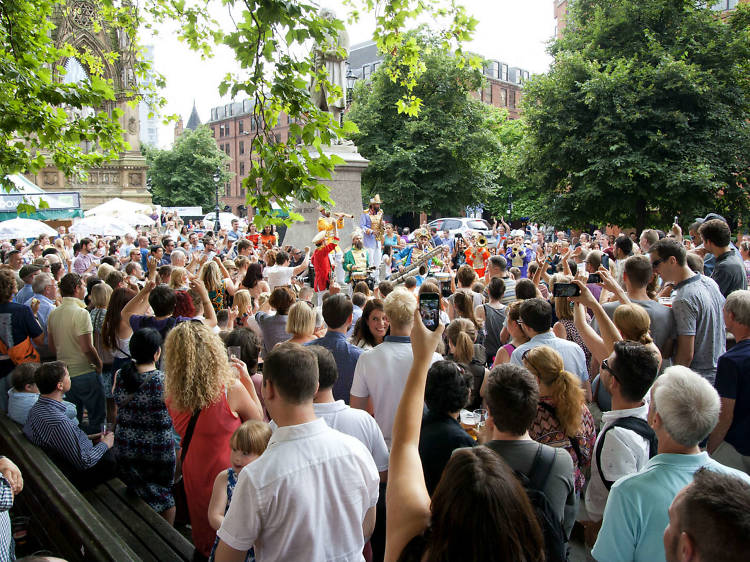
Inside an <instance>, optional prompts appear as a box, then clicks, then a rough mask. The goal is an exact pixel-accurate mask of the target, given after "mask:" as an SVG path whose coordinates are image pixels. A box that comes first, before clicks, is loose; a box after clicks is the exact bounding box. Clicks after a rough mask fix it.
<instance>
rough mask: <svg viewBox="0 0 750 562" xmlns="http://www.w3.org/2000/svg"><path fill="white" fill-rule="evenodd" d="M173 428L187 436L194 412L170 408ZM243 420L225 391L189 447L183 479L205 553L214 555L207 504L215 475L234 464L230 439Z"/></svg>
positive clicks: (197, 543) (198, 544)
mask: <svg viewBox="0 0 750 562" xmlns="http://www.w3.org/2000/svg"><path fill="white" fill-rule="evenodd" d="M167 407H168V408H169V414H170V416H172V423H174V428H175V430H176V431H177V433H179V435H180V438H183V437H184V436H185V431H186V430H187V426H188V422H189V421H190V416H191V412H177V411H175V410H174V409H173V408H171V407H169V404H167ZM241 423H242V421H241V420H240V418H239V417H237V416H235V415H234V414H233V413H232V410H230V409H229V403H228V402H227V396H226V393H225V392H222V393H221V399H220V400H219V401H218V402H215V403H213V404H211V405H210V406H209V407H208V408H204V409H203V410H202V411H201V414H200V416H199V417H198V421H197V422H196V424H195V429H194V430H193V438H192V440H191V441H190V446H189V447H188V453H187V456H186V458H185V463H184V464H183V465H182V478H183V480H184V482H185V495H186V496H187V503H188V510H189V511H190V525H191V526H192V528H193V543H194V544H195V548H196V549H197V550H198V551H199V552H200V553H201V554H203V555H204V556H208V555H209V554H211V548H212V547H213V545H214V539H215V538H216V531H214V530H213V529H212V528H211V525H209V524H208V504H209V502H210V501H211V492H212V491H213V487H214V480H215V479H216V475H217V474H219V472H221V471H222V470H226V469H227V467H229V466H231V464H232V461H231V449H230V447H229V438H230V437H231V436H232V434H233V433H234V431H235V430H236V429H237V428H238V427H239V426H240V424H241Z"/></svg>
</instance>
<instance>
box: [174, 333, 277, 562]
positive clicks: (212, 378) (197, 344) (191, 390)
mask: <svg viewBox="0 0 750 562" xmlns="http://www.w3.org/2000/svg"><path fill="white" fill-rule="evenodd" d="M164 349H165V358H164V376H165V385H164V386H165V388H164V390H165V396H166V403H167V407H168V409H169V414H170V416H171V417H172V421H173V423H174V427H175V430H176V431H177V433H178V434H179V435H180V438H181V439H184V437H185V433H186V431H187V428H188V425H190V421H191V418H193V417H194V416H195V419H196V421H195V422H194V429H193V434H192V439H191V440H190V443H189V448H188V450H187V454H186V455H185V456H184V458H183V462H182V476H183V480H184V484H185V495H186V496H187V500H188V509H189V511H190V524H191V526H192V534H193V542H194V544H195V547H196V549H197V550H198V552H200V553H201V554H202V555H203V556H206V557H207V556H208V555H209V554H210V553H211V547H212V546H213V543H214V538H215V537H216V532H215V531H214V530H213V529H212V528H211V525H210V524H209V522H208V504H209V501H210V499H211V491H212V489H213V479H214V477H215V475H216V474H218V472H219V471H220V470H223V469H225V468H226V467H227V466H229V465H230V464H231V458H230V456H231V450H230V448H229V438H230V437H231V436H232V433H234V431H235V430H236V429H237V428H238V427H239V426H240V425H241V424H242V422H244V421H246V420H249V419H254V420H262V419H263V411H262V408H261V405H260V400H259V399H258V395H257V394H256V392H255V387H254V386H253V382H252V379H251V378H250V375H249V374H248V372H247V367H246V365H245V363H243V362H242V361H241V360H239V359H237V358H232V363H231V364H230V363H229V360H228V359H227V351H226V348H225V347H224V344H223V343H222V342H221V340H220V339H219V337H218V336H217V335H216V334H214V333H213V331H212V330H211V328H209V327H207V326H205V325H203V324H202V323H200V322H182V323H180V324H178V325H177V326H176V327H175V328H173V329H172V330H171V331H170V332H169V335H168V336H167V341H166V342H165V345H164Z"/></svg>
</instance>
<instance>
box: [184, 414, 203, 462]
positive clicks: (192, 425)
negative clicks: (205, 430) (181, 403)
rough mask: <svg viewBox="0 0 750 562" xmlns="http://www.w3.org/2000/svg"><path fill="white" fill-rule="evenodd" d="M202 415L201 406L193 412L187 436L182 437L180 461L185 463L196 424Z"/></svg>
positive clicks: (186, 432)
mask: <svg viewBox="0 0 750 562" xmlns="http://www.w3.org/2000/svg"><path fill="white" fill-rule="evenodd" d="M200 415H201V411H200V408H198V409H197V410H195V411H194V412H193V415H192V416H191V417H190V422H189V423H188V426H187V430H186V431H185V437H183V438H182V451H180V461H181V462H182V463H183V464H184V463H185V457H186V456H187V452H188V447H189V446H190V441H191V440H192V439H193V431H195V424H196V423H197V422H198V416H200Z"/></svg>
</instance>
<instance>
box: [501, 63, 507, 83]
mask: <svg viewBox="0 0 750 562" xmlns="http://www.w3.org/2000/svg"><path fill="white" fill-rule="evenodd" d="M499 78H500V80H505V81H506V82H507V81H508V65H507V64H501V65H500V76H499Z"/></svg>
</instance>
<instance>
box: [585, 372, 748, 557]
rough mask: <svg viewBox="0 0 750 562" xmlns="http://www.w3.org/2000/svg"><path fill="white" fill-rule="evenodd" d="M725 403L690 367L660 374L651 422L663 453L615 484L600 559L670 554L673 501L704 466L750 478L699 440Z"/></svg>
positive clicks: (599, 545)
mask: <svg viewBox="0 0 750 562" xmlns="http://www.w3.org/2000/svg"><path fill="white" fill-rule="evenodd" d="M719 409H720V402H719V395H718V393H717V392H716V390H715V389H714V387H713V386H711V383H709V382H708V381H707V380H705V379H704V378H703V377H701V376H700V375H699V374H697V373H695V372H694V371H691V370H690V369H689V368H687V367H683V366H681V365H676V366H673V367H669V368H668V369H666V370H665V371H664V374H662V375H661V376H660V377H658V378H657V379H656V381H655V382H654V385H653V386H652V387H651V402H650V406H649V413H648V422H649V425H650V426H651V427H652V428H653V429H654V433H656V437H657V438H658V440H659V454H657V455H656V456H655V457H653V458H652V459H651V460H649V461H648V463H647V464H646V466H645V467H644V468H643V469H642V470H640V471H638V472H636V473H634V474H629V475H627V476H623V477H622V478H620V479H619V480H617V482H615V483H614V485H613V486H612V490H611V491H610V493H609V497H608V498H607V505H606V507H605V509H604V519H603V522H602V528H601V530H600V531H599V537H598V538H597V541H596V544H594V549H593V550H592V552H591V554H592V555H593V557H594V558H595V559H596V560H598V561H601V562H604V561H606V562H626V561H628V562H630V561H643V562H659V561H664V560H666V555H665V551H664V541H663V536H664V529H665V528H666V527H667V525H668V524H669V514H668V510H669V506H670V504H671V503H672V500H674V498H675V496H676V495H677V494H678V492H679V491H680V490H681V489H682V488H684V487H685V486H686V485H688V484H689V483H690V482H691V481H692V480H693V474H695V472H696V471H697V470H698V469H699V468H707V469H709V470H713V471H716V472H722V473H727V474H731V475H732V476H735V477H737V478H741V479H742V480H744V481H745V482H749V483H750V477H749V476H748V475H747V474H745V473H744V472H740V471H739V470H735V469H733V468H729V467H726V466H724V465H722V464H719V463H718V462H716V461H715V460H713V459H711V458H710V457H709V456H708V453H706V452H705V451H701V449H700V447H699V445H698V444H699V443H700V442H701V441H703V439H705V438H706V436H708V434H709V433H710V432H711V431H712V430H713V428H714V426H715V425H716V423H717V422H718V420H719Z"/></svg>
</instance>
